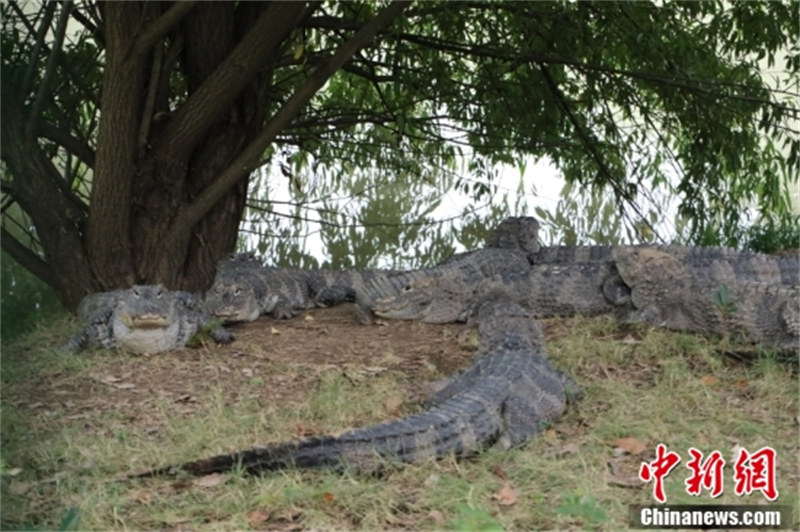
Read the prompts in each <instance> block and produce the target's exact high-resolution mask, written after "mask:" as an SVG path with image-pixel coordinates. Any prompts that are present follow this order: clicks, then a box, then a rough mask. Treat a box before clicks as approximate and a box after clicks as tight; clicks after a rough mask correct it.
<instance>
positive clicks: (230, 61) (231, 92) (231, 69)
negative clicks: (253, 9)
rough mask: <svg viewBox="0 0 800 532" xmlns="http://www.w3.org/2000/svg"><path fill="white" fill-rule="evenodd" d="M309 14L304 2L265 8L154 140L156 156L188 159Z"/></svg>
mask: <svg viewBox="0 0 800 532" xmlns="http://www.w3.org/2000/svg"><path fill="white" fill-rule="evenodd" d="M316 6H317V4H316V3H314V4H312V6H311V8H315V7H316ZM306 14H307V10H306V4H305V3H304V2H276V3H273V4H272V5H270V6H269V7H268V8H267V9H265V10H264V12H263V13H262V14H261V15H260V16H259V17H258V19H257V20H256V22H255V24H253V27H252V28H250V30H249V31H248V32H247V33H246V34H245V36H244V37H243V38H242V40H241V41H239V44H237V45H236V48H234V49H233V51H232V52H231V53H230V55H229V56H228V58H227V59H225V61H224V62H223V63H222V64H220V65H219V67H217V69H216V70H214V72H213V73H212V74H211V75H210V76H209V77H208V78H207V79H206V80H205V81H204V82H203V84H202V85H201V86H200V87H199V88H198V89H197V91H196V92H195V93H194V94H192V95H191V96H190V97H189V98H188V99H187V100H186V103H184V104H183V105H182V106H181V107H180V108H179V109H178V110H177V111H176V112H175V113H174V115H173V116H172V117H170V120H169V122H168V123H167V126H166V128H165V129H164V132H163V133H162V134H161V137H160V138H159V139H158V141H157V142H154V143H153V145H154V149H155V150H156V152H155V158H156V159H160V160H166V161H168V160H171V159H175V160H182V159H186V158H187V156H188V154H189V153H190V152H191V151H192V150H193V149H194V148H195V147H196V146H197V143H198V142H200V141H201V140H202V139H203V137H204V136H205V135H206V133H207V132H208V130H209V128H211V127H213V125H214V124H215V123H216V122H217V121H218V120H219V117H220V116H221V115H222V113H224V112H225V111H226V110H227V109H229V107H230V105H231V103H232V102H233V101H234V100H235V99H236V98H238V97H239V94H240V93H241V91H242V90H243V89H244V88H245V87H246V86H247V85H248V84H249V83H251V82H252V79H253V77H254V76H255V75H256V73H257V72H258V71H259V70H260V69H262V68H264V65H265V63H266V62H267V58H268V57H269V56H270V55H271V54H273V53H274V51H275V50H276V49H277V48H278V47H279V46H280V45H281V43H282V42H283V41H284V40H285V39H286V37H287V36H288V35H289V33H290V32H291V31H292V29H293V28H294V27H295V26H296V25H297V22H298V20H299V19H300V18H301V17H302V16H305V15H306Z"/></svg>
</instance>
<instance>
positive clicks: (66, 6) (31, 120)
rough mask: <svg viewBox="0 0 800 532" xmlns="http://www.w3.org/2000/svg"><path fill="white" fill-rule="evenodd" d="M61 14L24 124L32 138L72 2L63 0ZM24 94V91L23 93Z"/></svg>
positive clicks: (61, 43)
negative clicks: (40, 80)
mask: <svg viewBox="0 0 800 532" xmlns="http://www.w3.org/2000/svg"><path fill="white" fill-rule="evenodd" d="M62 6H63V7H62V8H61V14H60V15H59V17H58V23H57V24H56V33H55V36H54V38H53V45H52V46H51V47H50V56H49V57H48V58H47V65H46V66H45V70H44V76H43V77H42V82H41V84H40V85H39V91H38V92H37V93H36V100H35V101H34V103H33V107H32V108H31V113H30V115H29V116H28V122H27V124H26V125H25V136H26V137H28V138H30V139H33V138H34V135H35V134H36V122H37V121H38V120H39V115H40V114H42V106H43V105H44V102H45V100H46V99H47V98H49V96H50V84H51V83H52V81H53V76H54V75H55V71H56V67H57V65H58V56H59V55H60V54H61V46H62V45H63V44H64V34H65V32H66V29H67V22H69V15H70V12H71V11H72V2H71V1H70V2H64V3H63V4H62ZM23 94H25V93H23Z"/></svg>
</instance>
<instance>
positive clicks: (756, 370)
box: [0, 318, 800, 530]
mask: <svg viewBox="0 0 800 532" xmlns="http://www.w3.org/2000/svg"><path fill="white" fill-rule="evenodd" d="M71 326H72V323H71V322H69V321H65V322H63V323H60V324H57V325H56V326H55V327H54V328H51V329H40V330H38V331H37V332H36V333H35V334H33V335H32V336H30V337H28V338H27V339H26V340H25V341H24V342H18V343H15V344H11V345H6V346H3V359H2V412H1V413H2V418H1V419H0V424H1V426H0V428H2V431H0V432H2V472H3V475H2V479H1V480H2V483H1V486H0V489H2V494H1V495H2V499H1V500H2V512H0V513H1V514H2V517H1V518H0V519H2V528H3V529H40V530H45V529H47V530H50V529H70V528H72V529H81V530H84V529H86V530H101V529H155V528H158V529H187V528H188V529H198V530H230V529H252V528H261V529H263V528H270V529H295V528H298V529H360V530H376V529H388V528H392V529H397V528H411V529H427V530H430V529H463V530H518V529H537V530H544V529H558V530H564V529H576V530H577V529H581V530H583V529H593V530H594V529H597V530H618V529H621V528H626V527H627V515H628V506H629V505H631V504H652V503H653V499H652V487H651V485H649V484H644V483H642V482H640V481H638V482H637V481H636V472H637V471H638V466H639V465H640V464H641V462H642V461H649V460H651V459H652V456H653V453H654V450H655V446H656V445H657V444H658V443H664V444H666V445H667V446H668V448H669V449H670V450H673V451H675V452H677V453H679V454H680V455H681V457H682V459H683V461H682V463H681V464H680V465H679V466H678V468H677V469H676V470H675V471H674V472H673V474H671V475H670V476H669V477H668V478H667V480H666V492H667V496H668V501H669V502H670V503H675V504H680V503H699V504H712V503H713V504H725V503H730V504H735V503H740V504H759V503H761V502H762V501H764V498H763V497H761V496H760V494H754V495H751V496H749V497H744V498H739V497H736V496H735V495H734V494H733V479H732V467H731V466H730V465H728V466H726V470H725V473H726V477H725V482H726V483H725V492H724V494H723V496H722V497H720V498H719V499H713V500H712V499H711V498H710V497H709V496H707V495H703V496H701V497H690V496H688V495H687V494H686V493H685V492H684V490H683V481H684V479H685V478H686V471H688V470H687V469H686V468H685V464H686V462H687V461H688V453H687V449H688V448H689V447H690V446H694V447H697V448H699V449H701V450H702V451H704V452H705V453H710V452H711V451H712V450H719V451H721V452H722V453H723V455H724V457H725V459H726V461H728V463H729V464H732V461H733V460H732V453H733V451H734V449H735V448H737V447H738V446H742V447H745V448H747V449H749V450H750V451H755V450H757V449H758V448H760V447H761V446H764V445H770V446H772V447H774V448H775V449H776V450H777V452H778V460H779V463H778V488H779V491H780V493H781V497H780V499H779V500H778V502H779V503H782V504H791V505H795V506H796V505H797V502H798V483H799V482H800V473H798V463H797V456H798V421H797V415H798V381H797V374H796V373H793V372H792V371H791V370H790V368H789V367H788V366H787V365H786V364H784V363H781V362H779V361H777V360H776V359H775V358H774V357H769V356H765V357H762V358H760V359H758V360H756V361H755V362H754V363H744V362H737V361H731V360H729V359H727V358H725V357H724V356H722V355H720V354H719V352H718V349H719V345H718V344H715V343H714V342H712V341H709V340H706V339H703V338H699V337H696V336H691V335H681V334H674V333H669V332H665V331H659V330H653V329H647V328H634V329H626V330H624V331H620V330H618V329H617V328H616V326H615V325H614V324H613V322H612V321H610V320H608V319H594V320H587V319H577V318H576V319H571V320H561V321H557V322H556V321H554V322H551V323H550V324H549V326H548V337H549V338H550V342H549V345H548V350H549V356H550V358H551V359H552V361H553V363H554V364H555V365H556V366H558V367H561V368H564V369H566V370H567V371H569V372H571V373H572V374H573V375H575V376H576V379H577V380H578V382H579V383H580V384H581V385H582V386H583V388H584V391H585V398H584V399H583V400H582V401H581V402H580V403H578V404H577V405H573V406H572V407H570V409H569V410H568V413H567V415H566V416H565V417H564V418H563V419H562V420H560V421H559V422H557V423H555V424H553V425H552V426H550V427H549V428H547V429H546V430H544V431H543V432H542V433H541V434H540V435H539V436H538V437H537V438H535V439H534V440H533V441H531V442H530V443H529V444H528V445H526V446H525V447H524V448H522V449H515V450H510V451H504V450H501V449H495V448H493V449H489V450H487V451H486V452H484V453H483V454H482V455H480V456H478V457H476V458H473V459H469V460H463V461H456V460H454V459H452V458H449V459H444V460H441V461H439V462H432V463H423V464H418V465H413V466H409V467H405V468H402V469H391V470H389V471H387V472H385V473H384V474H382V475H380V476H353V475H350V474H334V473H332V472H329V471H315V472H308V471H295V470H289V471H284V472H279V473H274V474H270V475H266V476H263V477H250V476H245V475H241V474H239V473H236V472H234V473H231V474H228V475H226V476H225V477H224V478H223V479H222V480H221V481H219V482H218V483H215V482H211V483H210V484H211V485H205V486H204V485H198V484H197V483H196V479H178V480H175V479H163V478H162V479H147V480H136V481H133V480H124V479H122V478H121V476H122V475H123V474H124V473H127V472H130V471H136V470H142V469H145V468H148V467H152V466H154V465H159V464H162V465H163V464H167V463H174V462H180V461H184V460H186V459H191V458H199V457H203V456H206V455H210V454H214V453H219V452H227V451H231V450H234V449H238V448H245V447H249V446H252V445H254V444H256V443H258V442H262V441H265V438H266V439H269V440H277V439H288V438H294V437H297V436H298V435H303V434H307V433H311V432H337V431H340V430H342V429H344V428H346V427H351V426H357V425H363V424H366V423H373V422H376V421H379V420H381V419H385V418H387V417H392V416H398V415H403V414H406V413H408V412H411V411H414V410H415V409H417V408H418V405H414V404H410V405H403V406H402V407H399V409H397V407H392V406H390V405H391V404H392V403H393V398H396V397H397V396H398V394H399V395H403V394H404V392H405V390H406V387H407V382H406V380H405V377H404V375H403V373H402V372H398V371H394V370H387V371H379V372H377V373H376V374H375V375H372V374H369V375H366V376H364V375H359V374H358V373H357V372H354V371H351V369H353V368H350V367H348V368H345V369H341V370H337V369H336V368H333V369H332V368H323V369H318V368H316V367H315V366H312V365H303V364H302V361H298V362H297V365H296V366H295V365H287V364H285V363H283V362H280V363H279V362H276V363H275V364H274V365H273V366H266V369H267V370H270V371H272V374H270V373H269V372H267V373H261V374H257V375H255V376H253V375H249V374H243V375H239V374H240V373H242V371H241V369H240V368H239V367H238V366H236V367H234V366H232V364H234V363H236V360H235V359H227V358H224V357H228V356H230V355H229V354H228V352H227V351H225V353H226V354H225V355H224V356H223V354H222V352H221V351H217V350H216V348H203V349H201V350H198V351H192V352H188V351H187V352H186V353H184V354H182V355H180V356H178V355H173V354H172V353H167V354H164V355H161V356H160V357H161V358H152V359H145V358H142V357H138V358H137V357H131V356H128V355H124V354H115V353H104V352H90V353H86V354H83V355H81V356H74V355H72V356H70V355H65V354H63V353H61V352H60V351H58V350H56V349H54V346H57V345H59V343H60V342H61V341H63V340H64V339H65V338H66V337H67V336H68V331H69V327H71ZM287 326H290V325H287ZM312 341H313V342H315V344H314V345H313V346H311V347H310V348H314V349H318V350H324V349H325V347H324V344H320V340H319V338H314V339H313V340H310V342H312ZM396 353H402V349H400V348H398V349H397V350H396ZM259 356H260V355H259ZM398 356H400V355H398ZM169 357H176V358H174V359H170V358H169ZM267 358H268V357H265V358H264V359H265V360H266V359H267ZM255 359H256V360H259V361H260V360H262V359H261V358H258V357H255ZM172 363H174V364H175V383H174V384H175V386H178V385H179V384H181V385H183V384H185V382H184V381H186V380H191V379H195V381H194V382H192V383H191V385H192V388H190V392H189V393H188V394H184V395H180V394H178V392H176V395H174V396H173V395H168V394H167V392H169V391H170V386H166V385H165V386H163V387H156V388H155V389H156V390H158V391H159V392H158V393H156V394H153V395H150V394H149V393H145V388H144V385H145V384H146V383H147V382H148V379H149V378H150V377H151V375H156V374H157V372H156V371H155V369H153V365H155V364H172ZM229 365H230V367H233V368H234V369H233V370H232V371H231V372H229V373H226V372H224V371H222V372H219V373H218V375H219V378H218V379H208V378H205V377H201V370H203V369H204V368H205V369H206V370H208V371H212V370H213V371H217V369H218V368H223V367H227V366H229ZM253 366H254V363H253V360H251V359H248V360H247V366H246V367H248V368H252V367H253ZM128 367H130V368H137V371H134V372H133V373H132V374H131V375H129V376H125V375H126V374H125V371H126V370H124V369H120V368H128ZM208 368H212V369H208ZM151 370H152V374H148V372H149V371H151ZM139 371H141V372H143V373H139ZM106 375H115V376H119V375H122V377H120V378H121V380H120V381H119V382H116V381H115V382H111V384H108V383H104V382H102V380H103V379H104V378H106V377H105V376H106ZM230 375H233V376H236V379H237V380H235V381H234V380H232V379H233V377H230ZM278 377H281V378H284V377H285V378H286V379H287V380H285V381H279V380H276V379H278ZM153 378H154V377H153ZM98 379H99V380H98ZM128 380H130V381H131V382H133V383H135V385H136V386H137V387H138V389H137V388H134V389H133V390H127V389H125V387H124V386H123V387H119V384H120V383H121V382H127V381H128ZM98 382H99V384H98ZM276 382H279V383H283V382H287V383H288V382H301V383H307V386H306V389H305V390H304V391H303V392H302V393H294V394H290V395H288V396H287V397H286V398H283V399H273V394H276V393H280V392H281V391H282V390H281V386H279V385H276ZM167 384H169V382H167ZM287 386H288V385H287ZM137 391H141V393H138V394H137V393H135V392H137ZM78 392H82V393H83V395H81V396H77V395H71V394H73V393H78ZM185 395H189V396H190V397H189V398H188V399H187V398H186V397H185ZM37 398H38V399H37ZM106 399H107V403H108V404H106V403H105V400H106ZM37 401H41V402H42V405H41V406H39V405H36V402H37ZM70 405H72V406H70ZM85 405H94V406H93V407H92V408H83V406H85ZM620 438H635V439H637V440H640V441H641V442H643V443H644V444H645V446H646V450H645V451H644V452H643V453H642V454H641V455H630V454H625V453H621V452H620V451H618V450H616V449H615V447H616V445H615V442H616V440H618V439H620ZM626 482H627V484H626ZM504 486H508V487H510V489H511V490H513V493H514V495H515V498H516V500H515V501H513V503H511V504H504V502H503V500H502V497H501V496H498V494H500V493H501V492H502V490H503V488H504ZM795 517H798V516H797V515H796V516H795Z"/></svg>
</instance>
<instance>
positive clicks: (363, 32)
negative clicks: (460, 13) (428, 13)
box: [175, 0, 409, 232]
mask: <svg viewBox="0 0 800 532" xmlns="http://www.w3.org/2000/svg"><path fill="white" fill-rule="evenodd" d="M408 5H409V2H405V1H399V0H395V1H394V2H392V3H391V4H389V5H388V6H387V7H385V8H384V9H382V10H381V11H380V12H378V14H376V15H375V17H374V18H372V20H370V21H369V22H367V23H366V24H364V26H363V27H362V28H361V29H360V30H358V32H356V34H355V35H353V37H351V38H350V40H348V41H347V42H345V43H344V44H342V45H341V46H340V47H339V48H338V49H337V50H336V52H335V53H334V54H333V55H332V56H331V57H330V59H328V61H327V62H325V63H324V64H322V65H320V66H319V67H318V68H317V69H315V70H314V72H312V73H311V75H309V77H308V79H307V80H306V81H305V83H303V84H302V85H301V86H300V87H298V89H297V91H295V93H294V94H293V95H292V97H291V98H289V99H288V100H287V101H286V102H285V103H284V104H283V105H282V106H281V108H280V109H279V110H278V111H277V112H276V113H275V115H274V116H273V117H272V120H270V122H269V123H268V124H267V126H266V127H265V128H264V129H263V130H262V131H261V133H259V135H258V136H257V137H256V138H255V139H254V140H253V142H251V143H250V144H249V145H248V146H247V147H246V148H245V149H244V150H242V153H241V154H240V155H239V156H238V157H237V158H236V159H235V160H234V161H233V162H232V163H231V165H230V166H229V167H228V168H227V169H226V170H225V171H224V172H222V174H221V175H220V176H219V177H218V178H217V179H216V180H215V181H214V182H213V183H211V184H210V185H209V186H208V187H206V189H205V190H203V192H201V193H200V195H199V196H197V198H195V200H194V201H193V202H192V203H191V204H190V205H189V206H188V207H186V208H185V209H184V210H183V212H181V213H180V214H179V216H178V220H177V221H176V224H175V227H176V231H180V232H184V231H191V228H192V227H194V225H195V224H197V223H198V222H199V221H200V220H201V219H202V218H203V216H205V214H206V213H207V212H208V211H209V210H210V209H211V208H212V207H213V206H214V204H216V203H217V202H218V201H219V200H220V199H221V198H222V197H223V196H224V195H225V193H226V192H227V191H228V190H229V189H230V188H231V187H232V186H234V185H235V184H236V182H237V181H239V180H240V179H241V178H243V177H245V176H246V175H248V174H249V173H250V172H252V171H253V170H255V169H256V166H255V165H256V163H257V162H258V161H259V160H260V158H261V154H262V153H263V152H264V150H266V149H267V147H268V146H269V145H270V144H271V143H272V142H273V141H274V140H275V138H276V137H277V136H278V134H279V133H280V132H281V131H283V130H284V129H285V128H286V127H287V126H288V125H289V124H290V123H291V122H292V120H293V119H294V118H295V117H296V116H297V115H298V114H299V113H300V111H301V110H302V109H303V107H304V106H305V105H306V104H307V103H308V101H309V100H310V99H311V98H312V97H313V96H314V95H315V94H316V93H317V91H319V89H320V88H322V86H323V85H325V83H326V82H327V81H328V80H329V79H330V78H331V76H333V75H334V74H335V73H336V72H337V71H338V70H339V68H341V66H342V65H344V64H345V63H346V62H347V61H348V60H349V59H350V58H351V57H352V56H353V54H355V53H356V52H357V51H358V50H360V49H361V48H363V47H364V46H366V45H367V44H369V43H370V42H371V41H373V40H374V39H375V36H376V35H377V34H378V33H379V32H380V31H382V30H383V29H385V28H386V27H388V26H389V25H390V24H391V23H392V21H394V19H395V18H397V17H398V16H399V15H400V14H401V13H402V12H403V10H404V9H406V8H407V7H408Z"/></svg>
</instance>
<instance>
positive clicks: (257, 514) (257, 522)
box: [245, 508, 270, 528]
mask: <svg viewBox="0 0 800 532" xmlns="http://www.w3.org/2000/svg"><path fill="white" fill-rule="evenodd" d="M269 515H270V514H269V512H268V511H266V510H264V509H262V508H256V509H255V510H250V511H249V512H247V515H246V516H245V519H246V520H247V524H248V525H250V526H251V527H252V528H260V527H261V525H263V524H264V523H266V522H267V520H268V519H269Z"/></svg>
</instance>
